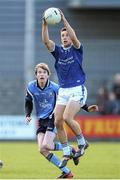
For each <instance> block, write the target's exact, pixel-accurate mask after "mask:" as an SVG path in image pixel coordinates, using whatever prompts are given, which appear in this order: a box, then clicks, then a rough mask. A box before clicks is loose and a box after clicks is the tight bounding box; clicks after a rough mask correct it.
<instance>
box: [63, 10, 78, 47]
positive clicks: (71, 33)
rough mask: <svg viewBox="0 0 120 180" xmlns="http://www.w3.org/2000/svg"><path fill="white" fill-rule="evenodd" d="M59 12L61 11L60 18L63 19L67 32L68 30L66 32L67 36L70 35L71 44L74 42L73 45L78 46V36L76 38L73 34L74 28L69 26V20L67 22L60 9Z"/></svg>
mask: <svg viewBox="0 0 120 180" xmlns="http://www.w3.org/2000/svg"><path fill="white" fill-rule="evenodd" d="M60 12H61V19H62V21H63V24H64V26H65V27H66V29H67V32H68V34H69V36H70V38H71V40H72V42H73V44H74V45H75V46H77V47H79V46H80V42H79V40H78V38H77V36H76V34H75V31H74V29H73V28H72V27H71V25H70V24H69V22H68V21H67V19H66V18H65V16H64V14H63V13H62V11H60Z"/></svg>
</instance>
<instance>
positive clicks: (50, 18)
mask: <svg viewBox="0 0 120 180" xmlns="http://www.w3.org/2000/svg"><path fill="white" fill-rule="evenodd" d="M44 17H45V21H46V22H47V24H50V25H55V24H58V23H59V22H60V21H61V13H60V10H59V9H58V8H54V7H51V8H48V9H47V10H46V11H45V12H44Z"/></svg>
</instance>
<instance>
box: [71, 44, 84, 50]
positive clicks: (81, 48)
mask: <svg viewBox="0 0 120 180" xmlns="http://www.w3.org/2000/svg"><path fill="white" fill-rule="evenodd" d="M71 48H73V49H76V50H83V45H82V44H81V43H80V45H79V47H75V46H74V45H72V46H71Z"/></svg>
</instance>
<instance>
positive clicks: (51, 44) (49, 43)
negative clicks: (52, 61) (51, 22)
mask: <svg viewBox="0 0 120 180" xmlns="http://www.w3.org/2000/svg"><path fill="white" fill-rule="evenodd" d="M42 41H43V42H44V44H45V45H46V47H47V49H48V50H49V51H53V49H54V44H55V43H54V42H53V41H52V40H50V39H49V33H48V26H47V23H46V21H45V18H44V17H43V18H42Z"/></svg>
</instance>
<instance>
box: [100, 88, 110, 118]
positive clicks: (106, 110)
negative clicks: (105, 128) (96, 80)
mask: <svg viewBox="0 0 120 180" xmlns="http://www.w3.org/2000/svg"><path fill="white" fill-rule="evenodd" d="M97 105H98V107H99V114H101V115H109V114H113V113H114V112H113V110H114V104H113V103H112V101H111V100H110V98H109V91H108V89H107V87H104V86H103V87H101V88H100V89H99V90H98V95H97Z"/></svg>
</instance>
